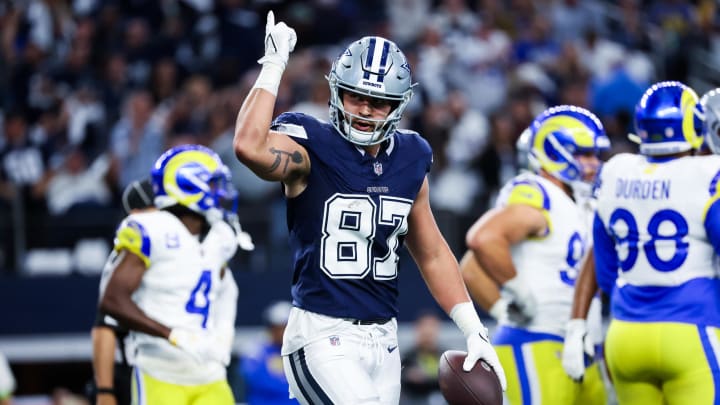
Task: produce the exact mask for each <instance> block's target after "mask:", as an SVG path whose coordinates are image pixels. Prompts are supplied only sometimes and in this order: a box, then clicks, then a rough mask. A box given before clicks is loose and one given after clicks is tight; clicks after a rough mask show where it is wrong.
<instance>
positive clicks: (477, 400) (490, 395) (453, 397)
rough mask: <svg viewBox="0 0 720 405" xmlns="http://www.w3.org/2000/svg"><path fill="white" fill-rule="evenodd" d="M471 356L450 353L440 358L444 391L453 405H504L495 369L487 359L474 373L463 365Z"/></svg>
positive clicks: (474, 368)
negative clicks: (467, 357)
mask: <svg viewBox="0 0 720 405" xmlns="http://www.w3.org/2000/svg"><path fill="white" fill-rule="evenodd" d="M466 354H467V353H466V352H463V351H460V350H448V351H446V352H445V353H443V354H442V356H440V368H439V371H438V379H439V381H440V391H442V394H443V396H444V397H445V400H447V401H448V403H449V404H450V405H502V403H503V396H502V387H501V386H500V380H498V378H497V376H496V375H495V372H493V370H492V368H491V367H490V366H489V365H488V364H487V363H486V362H485V361H483V360H480V361H478V362H477V363H475V366H474V367H473V369H472V370H470V372H467V373H466V372H465V371H463V368H462V365H463V362H464V361H465V355H466Z"/></svg>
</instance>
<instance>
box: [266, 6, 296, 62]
mask: <svg viewBox="0 0 720 405" xmlns="http://www.w3.org/2000/svg"><path fill="white" fill-rule="evenodd" d="M296 43H297V34H295V30H294V29H292V28H290V27H288V26H287V24H285V23H284V22H282V21H281V22H279V23H277V24H275V14H273V12H272V11H268V14H267V23H266V24H265V56H263V57H262V58H260V60H258V63H259V64H261V65H264V64H266V63H270V64H273V65H276V66H278V67H280V68H281V69H282V70H285V66H287V62H288V59H289V58H290V52H292V51H293V49H295V44H296Z"/></svg>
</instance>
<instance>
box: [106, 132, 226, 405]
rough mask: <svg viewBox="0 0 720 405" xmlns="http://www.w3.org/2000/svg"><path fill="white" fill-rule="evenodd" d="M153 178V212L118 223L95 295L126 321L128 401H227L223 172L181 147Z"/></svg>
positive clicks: (214, 161)
mask: <svg viewBox="0 0 720 405" xmlns="http://www.w3.org/2000/svg"><path fill="white" fill-rule="evenodd" d="M152 182H153V189H154V191H155V206H156V207H157V208H158V210H156V211H150V212H142V213H136V214H132V215H130V216H128V217H127V218H126V219H125V220H124V221H123V223H122V224H121V225H120V227H119V228H118V231H117V234H116V237H115V247H114V249H115V251H117V252H118V253H119V257H118V259H117V261H118V264H117V267H116V269H115V271H114V272H113V274H112V276H111V278H110V281H109V282H108V285H107V287H106V289H105V293H104V295H103V297H102V301H101V309H102V310H103V311H105V312H106V313H108V314H110V315H112V316H114V317H115V318H116V319H118V320H119V321H120V322H123V323H124V324H126V325H127V326H128V327H129V328H130V329H131V338H132V344H133V346H134V347H135V370H134V376H133V393H132V402H133V403H134V404H145V403H148V404H190V403H192V404H233V403H234V399H233V395H232V392H231V390H230V387H229V385H228V383H227V380H226V366H227V364H228V362H229V360H230V345H231V341H232V338H233V332H234V321H235V302H234V298H233V297H235V298H236V297H237V294H235V295H234V296H233V294H228V293H227V291H223V290H225V289H226V288H227V285H226V283H224V282H223V280H224V279H228V280H230V278H229V277H230V272H229V271H226V262H227V261H228V260H229V259H230V258H232V256H233V255H234V253H235V250H236V248H237V239H236V235H235V233H234V232H233V229H232V227H231V226H229V225H228V224H227V223H225V222H224V221H222V220H221V219H222V216H223V213H222V211H221V209H220V200H222V199H223V198H225V197H229V196H230V194H231V190H230V185H229V171H228V170H227V168H226V167H225V166H224V165H223V163H222V162H221V161H220V158H219V156H218V155H217V154H216V153H215V152H213V151H211V150H210V149H207V148H205V147H203V146H199V145H183V146H178V147H175V148H172V149H170V150H168V151H167V152H165V153H164V154H163V155H162V156H161V157H160V158H159V159H158V160H157V162H156V163H155V166H154V168H153V170H152ZM208 224H212V227H211V228H210V229H209V231H207V235H206V236H205V238H204V240H203V241H202V242H201V240H200V235H201V233H203V231H205V230H207V228H208ZM230 288H232V286H230ZM231 292H232V291H230V293H231ZM223 297H224V298H223ZM227 299H229V300H230V303H229V304H228V303H227V302H226V303H225V304H223V303H221V302H219V301H221V300H227ZM228 309H229V310H228Z"/></svg>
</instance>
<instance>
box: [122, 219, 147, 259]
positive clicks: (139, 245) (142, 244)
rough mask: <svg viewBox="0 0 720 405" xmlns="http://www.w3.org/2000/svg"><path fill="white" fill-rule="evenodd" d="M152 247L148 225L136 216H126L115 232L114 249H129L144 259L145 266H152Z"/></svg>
mask: <svg viewBox="0 0 720 405" xmlns="http://www.w3.org/2000/svg"><path fill="white" fill-rule="evenodd" d="M151 249H152V247H151V243H150V235H149V234H148V232H147V229H146V227H145V226H144V225H143V224H142V223H141V221H140V220H139V219H138V218H136V217H133V216H130V217H128V218H126V219H125V220H124V221H123V222H122V223H121V224H120V226H119V227H118V230H117V231H116V232H115V240H114V246H113V250H115V251H116V252H119V251H121V250H127V251H128V252H130V253H133V254H134V255H136V256H138V257H139V258H140V259H142V261H143V263H145V267H150V253H151Z"/></svg>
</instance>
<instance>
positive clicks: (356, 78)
mask: <svg viewBox="0 0 720 405" xmlns="http://www.w3.org/2000/svg"><path fill="white" fill-rule="evenodd" d="M326 79H327V80H328V83H329V85H330V121H331V122H332V124H333V126H334V127H335V129H337V130H338V132H340V134H341V135H342V136H343V137H344V138H345V139H347V140H348V141H350V142H352V143H354V144H357V145H375V144H378V143H380V142H382V141H384V140H385V139H387V138H388V137H389V136H391V135H392V134H393V132H394V131H395V129H396V128H397V125H398V123H399V122H400V119H401V118H402V114H403V112H404V111H405V108H406V107H407V105H408V103H409V102H410V99H411V98H412V95H413V87H414V86H415V84H413V83H412V78H411V75H410V65H409V64H408V61H407V59H406V58H405V55H404V54H403V53H402V51H401V50H400V48H398V47H397V45H395V43H394V42H392V41H388V40H387V39H385V38H381V37H364V38H362V39H360V40H358V41H355V42H353V43H352V44H350V46H348V48H347V49H345V51H344V52H343V53H342V54H341V55H340V56H339V57H338V58H337V59H336V60H335V61H334V62H333V64H332V68H331V69H330V73H329V74H328V75H327V76H326ZM343 91H351V92H355V93H359V94H363V95H366V96H370V97H376V98H380V99H384V100H389V101H390V102H392V104H393V109H392V110H391V111H390V113H389V114H388V116H387V117H386V118H385V119H381V120H372V119H367V118H361V117H359V116H357V115H354V114H351V113H349V112H347V111H345V108H344V106H343V100H342V92H343ZM355 119H362V120H364V121H368V122H372V123H373V124H374V128H373V129H372V130H371V131H359V130H357V129H355V128H353V127H352V122H353V120H355Z"/></svg>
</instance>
